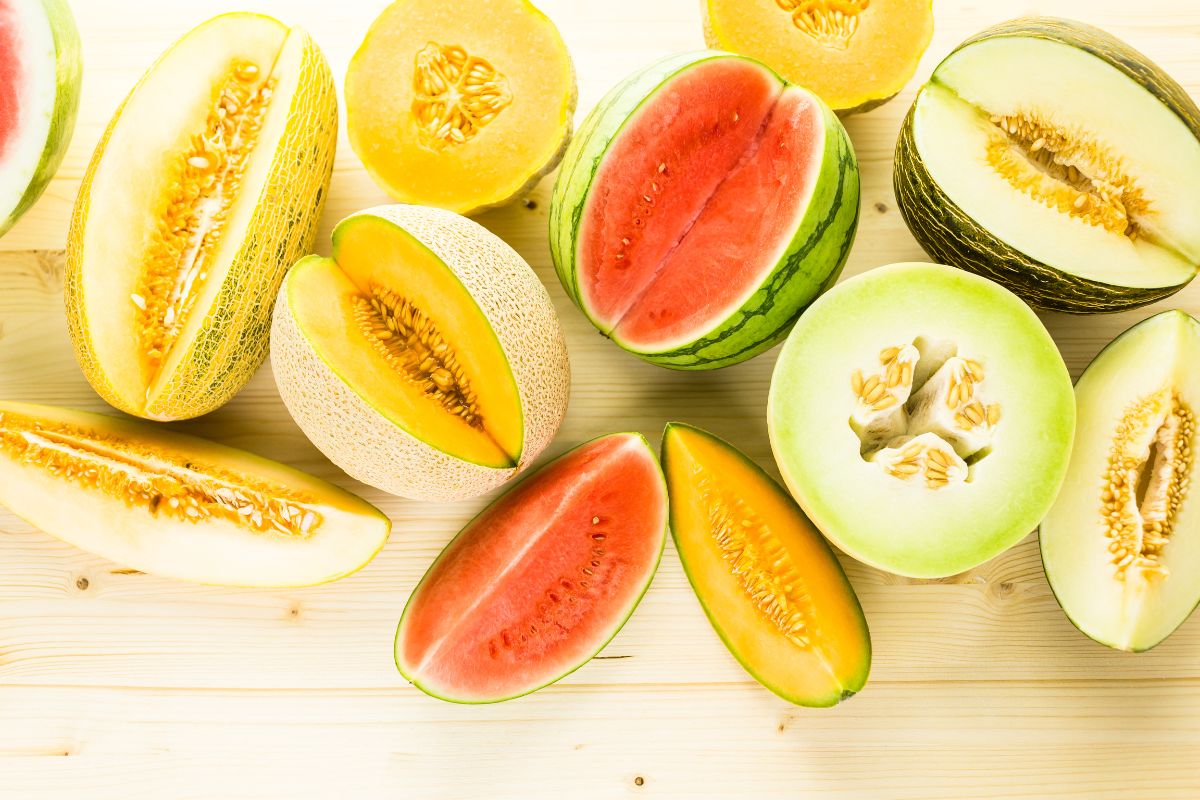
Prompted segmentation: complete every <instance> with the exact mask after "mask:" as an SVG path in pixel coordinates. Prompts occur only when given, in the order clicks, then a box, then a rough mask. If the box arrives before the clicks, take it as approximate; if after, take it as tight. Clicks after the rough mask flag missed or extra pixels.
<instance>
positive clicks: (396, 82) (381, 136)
mask: <svg viewBox="0 0 1200 800" xmlns="http://www.w3.org/2000/svg"><path fill="white" fill-rule="evenodd" d="M574 113H575V70H574V67H573V66H572V64H571V56H570V54H569V53H568V52H567V46H566V44H565V43H564V42H563V40H562V37H561V36H560V35H559V33H558V29H557V28H555V27H554V23H553V22H551V21H550V20H549V19H548V18H547V17H546V16H545V15H544V14H542V12H540V11H538V10H537V9H536V8H535V7H534V6H533V5H531V4H530V3H529V2H527V0H459V2H456V3H446V2H443V0H397V2H395V3H393V4H392V5H390V6H388V8H387V9H385V10H384V12H383V13H382V14H380V16H379V18H378V19H377V20H375V22H374V24H372V25H371V29H370V31H368V32H367V36H366V38H365V39H364V40H363V43H362V46H361V47H359V49H358V52H357V53H355V54H354V58H353V59H352V60H351V62H350V67H349V69H348V70H347V72H346V120H347V127H348V129H349V133H350V144H351V145H352V146H353V147H354V152H356V153H357V154H358V157H359V158H361V159H362V162H363V165H364V166H366V168H367V171H368V172H370V173H371V177H372V178H374V179H375V182H376V183H378V184H379V185H380V186H381V187H382V188H383V189H384V190H385V191H386V192H387V193H388V194H390V195H391V196H392V197H393V198H394V199H396V200H399V201H400V202H403V203H415V204H419V205H430V206H439V207H441V208H445V209H449V210H451V211H457V212H459V213H462V214H470V213H473V212H476V211H481V210H483V209H485V208H490V207H493V206H498V205H502V204H504V203H506V202H508V201H510V200H513V199H515V198H517V197H520V196H521V195H523V194H525V192H526V191H528V190H529V189H531V188H532V187H533V186H534V184H536V183H537V182H538V180H539V179H540V178H541V177H542V176H543V175H545V174H546V173H548V172H550V171H551V170H552V169H554V167H555V166H556V165H557V164H558V161H559V159H560V158H561V157H562V151H563V148H564V147H565V146H566V143H567V139H568V138H569V136H570V133H571V123H572V120H573V117H574Z"/></svg>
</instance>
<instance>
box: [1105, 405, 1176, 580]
mask: <svg viewBox="0 0 1200 800" xmlns="http://www.w3.org/2000/svg"><path fill="white" fill-rule="evenodd" d="M1195 432H1196V418H1195V416H1194V415H1193V413H1192V411H1191V409H1189V408H1188V407H1187V406H1186V405H1184V403H1183V401H1182V400H1181V399H1180V398H1179V397H1178V396H1177V395H1175V394H1174V393H1172V392H1170V391H1168V390H1165V389H1164V390H1162V391H1160V392H1157V393H1155V394H1153V395H1150V396H1148V397H1145V398H1142V399H1141V400H1138V401H1136V402H1134V403H1132V404H1131V405H1130V406H1129V408H1127V409H1126V411H1125V415H1124V416H1123V417H1122V418H1121V421H1120V422H1119V423H1118V424H1117V429H1116V432H1115V434H1114V436H1113V441H1112V446H1111V448H1110V449H1109V456H1108V466H1107V469H1106V470H1105V472H1104V480H1103V488H1102V489H1101V494H1100V500H1101V506H1100V513H1101V516H1102V517H1103V519H1104V521H1105V536H1106V537H1107V538H1108V540H1109V541H1108V552H1109V554H1110V556H1111V558H1110V560H1111V562H1112V564H1113V567H1114V570H1115V571H1114V573H1113V577H1114V578H1116V579H1117V580H1119V581H1124V580H1126V579H1127V576H1128V572H1129V570H1131V569H1134V570H1137V572H1138V573H1140V574H1141V575H1142V576H1143V577H1145V578H1147V579H1150V580H1161V579H1163V578H1165V577H1166V576H1167V567H1166V565H1165V564H1163V563H1162V561H1161V556H1162V552H1163V549H1164V548H1165V547H1166V545H1167V542H1168V541H1169V540H1170V538H1171V533H1172V531H1173V529H1174V525H1175V516H1176V514H1177V512H1178V511H1179V506H1180V504H1181V503H1182V502H1183V499H1184V497H1185V496H1186V495H1187V491H1188V488H1189V486H1190V484H1191V479H1190V477H1189V475H1190V473H1191V469H1192V437H1193V436H1194V435H1195ZM1145 470H1149V471H1150V472H1149V475H1148V476H1147V475H1145ZM1143 484H1144V485H1145V494H1144V496H1143V497H1142V499H1141V502H1140V504H1139V501H1138V487H1139V486H1141V485H1143Z"/></svg>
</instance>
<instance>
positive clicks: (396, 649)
mask: <svg viewBox="0 0 1200 800" xmlns="http://www.w3.org/2000/svg"><path fill="white" fill-rule="evenodd" d="M610 436H635V437H637V438H638V439H640V440H641V443H642V445H644V446H645V448H646V451H647V452H648V453H649V457H650V461H651V463H653V464H654V466H655V474H656V475H657V476H658V480H659V483H660V485H661V486H662V493H663V498H664V499H665V501H666V502H667V509H668V511H667V515H666V516H667V525H666V526H665V527H664V528H663V531H662V534H661V535H660V537H659V544H658V555H657V556H656V557H655V559H654V565H653V566H652V567H651V568H650V571H649V572H648V573H647V575H646V582H645V584H644V585H643V586H642V587H641V591H639V592H638V594H637V597H635V598H634V600H633V602H632V604H631V605H630V606H629V613H627V614H626V615H625V616H624V617H622V618H621V619H619V620H617V622H616V625H615V626H614V627H613V630H612V633H610V634H609V635H608V637H607V638H606V639H605V640H604V641H603V642H601V643H600V645H599V646H598V647H597V648H596V649H595V650H594V651H593V652H592V653H591V655H589V656H588V657H587V658H585V659H583V660H582V661H580V662H579V663H578V664H576V665H574V666H572V667H570V668H569V669H567V670H566V671H565V672H563V673H562V674H561V675H558V676H556V677H554V678H551V679H550V680H548V681H546V682H545V683H542V684H539V685H537V686H534V687H533V688H532V689H526V690H525V691H522V692H517V693H516V694H511V695H507V696H505V697H495V698H487V699H485V700H464V699H462V698H456V697H446V696H444V695H440V694H438V693H437V691H436V690H434V689H432V688H431V687H429V686H426V685H424V684H422V683H421V681H420V680H419V679H417V678H416V677H415V676H413V675H410V674H409V673H408V672H406V671H405V669H404V666H403V664H401V659H400V633H401V631H402V630H403V629H404V618H405V617H406V616H408V611H409V608H410V607H411V606H412V602H413V600H414V599H415V598H416V597H417V595H418V594H420V592H421V587H423V586H424V585H425V581H426V580H427V579H428V578H429V576H430V574H432V573H433V570H434V567H436V566H437V565H438V562H440V561H441V560H442V558H444V557H445V555H446V552H447V551H448V550H449V549H450V546H451V545H453V544H454V542H455V541H456V540H457V539H458V537H459V536H461V535H462V534H463V533H464V532H465V531H467V530H469V529H470V528H471V526H472V525H474V524H475V521H476V520H477V519H479V518H480V517H481V516H483V515H484V514H485V513H487V511H488V510H489V509H490V508H491V506H492V504H488V506H486V507H485V508H483V509H482V510H481V511H480V512H479V513H478V514H476V515H475V516H474V517H472V518H471V521H470V522H468V523H467V524H466V525H464V526H463V527H462V529H461V530H460V531H459V532H458V533H457V534H455V536H454V538H453V539H451V540H450V541H449V543H447V544H446V546H445V547H444V548H443V549H442V552H440V553H438V556H437V558H435V559H434V560H433V563H432V564H430V565H429V569H427V570H426V571H425V574H424V575H422V576H421V580H420V581H419V582H418V583H417V585H416V587H415V588H414V589H413V590H412V594H410V595H409V596H408V600H407V601H405V603H404V610H403V611H402V612H401V613H400V622H399V623H397V625H396V635H395V637H394V638H393V640H392V659H393V661H394V662H395V664H396V670H397V671H398V672H399V673H400V674H401V675H402V676H403V677H404V679H405V680H407V681H408V682H409V683H411V684H412V685H413V686H415V687H417V688H418V689H420V690H421V691H422V692H424V693H425V694H427V695H429V696H430V697H433V698H435V699H437V700H444V701H445V702H447V703H456V704H458V705H465V706H484V705H492V704H494V703H503V702H505V701H508V700H516V699H517V698H518V697H525V696H526V695H530V694H533V693H534V692H536V691H538V690H540V689H545V688H546V687H547V686H549V685H551V684H554V683H558V682H559V681H561V680H562V679H563V678H565V677H567V676H568V675H570V674H571V673H573V672H575V671H576V670H578V669H580V668H581V667H583V666H585V665H587V664H589V663H591V661H592V659H594V658H595V657H596V656H597V655H599V654H600V652H601V651H603V650H604V648H605V647H608V645H609V643H610V642H612V640H613V639H615V638H616V637H617V634H618V633H620V632H621V629H622V628H624V627H625V623H627V622H628V621H629V618H630V617H632V616H633V613H634V612H635V611H637V608H638V606H639V605H641V604H642V598H644V597H645V596H646V592H647V591H649V590H650V584H652V583H653V582H654V576H655V575H657V574H658V567H659V565H660V564H661V563H662V556H663V552H664V550H665V549H666V545H667V532H668V530H669V529H670V501H669V497H670V495H669V494H668V491H667V478H666V476H665V475H664V474H663V471H662V466H661V465H660V464H659V462H658V459H657V458H655V457H654V449H653V448H652V447H651V446H650V441H649V440H648V439H647V438H646V437H645V436H643V435H642V434H641V433H638V432H636V431H626V432H622V433H609V434H605V435H603V436H597V437H595V438H593V439H589V440H587V441H586V442H583V443H581V444H578V445H576V446H575V447H572V448H571V449H570V450H567V451H566V452H565V453H563V454H562V455H560V456H558V457H556V458H555V459H554V460H553V461H550V462H548V463H547V464H544V465H543V466H541V467H539V468H538V469H536V470H534V471H532V472H530V473H529V474H527V475H525V476H524V477H522V478H521V479H520V480H518V481H517V482H516V483H515V484H513V486H512V487H510V488H509V489H507V490H506V491H505V494H507V493H508V492H511V491H513V490H514V489H516V488H517V487H518V486H520V485H521V484H522V483H524V482H525V481H527V480H529V479H531V478H533V477H534V476H535V475H537V474H538V473H539V472H541V471H542V470H544V469H548V468H550V467H551V466H553V465H554V464H555V463H556V462H557V461H559V460H560V459H562V458H565V457H566V456H568V455H570V454H571V453H573V452H575V451H576V450H579V449H582V448H584V447H587V446H588V445H590V444H592V443H593V442H597V441H599V440H600V439H607V438H609V437H610ZM498 499H499V498H497V500H498ZM493 502H495V501H493Z"/></svg>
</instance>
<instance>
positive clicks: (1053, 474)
mask: <svg viewBox="0 0 1200 800" xmlns="http://www.w3.org/2000/svg"><path fill="white" fill-rule="evenodd" d="M767 422H768V427H769V429H770V434H771V446H772V449H773V450H774V453H775V459H776V461H778V463H779V469H780V472H781V473H782V474H783V477H784V480H785V481H786V483H787V485H788V488H789V489H791V491H792V494H793V495H794V496H795V498H796V500H797V501H799V503H800V506H801V507H802V508H803V509H804V512H805V514H807V515H808V517H809V519H811V520H812V521H813V522H814V523H815V524H816V525H817V527H819V528H820V529H821V531H822V533H824V534H825V535H826V536H827V537H829V539H830V540H832V541H833V543H834V544H836V545H837V546H838V547H839V548H841V549H842V550H844V551H846V552H847V553H849V554H850V555H852V556H854V557H855V558H857V559H859V560H860V561H864V562H866V563H867V564H871V565H872V566H875V567H878V568H880V569H884V570H887V571H889V572H894V573H896V574H899V575H906V576H910V577H914V578H943V577H946V576H949V575H954V574H956V573H960V572H964V571H966V570H968V569H971V568H972V567H975V566H977V565H979V564H982V563H983V562H984V561H987V560H988V559H990V558H992V557H993V556H996V555H998V554H999V553H1001V552H1003V551H1004V550H1006V549H1008V548H1009V547H1011V546H1012V545H1014V544H1016V543H1017V542H1018V541H1019V540H1020V539H1021V538H1022V537H1024V536H1026V535H1027V534H1029V533H1030V532H1031V531H1032V530H1033V529H1034V528H1035V527H1036V526H1037V524H1038V522H1039V521H1040V520H1041V518H1042V517H1043V515H1045V513H1046V512H1047V511H1048V510H1049V509H1050V505H1051V503H1053V502H1054V498H1055V496H1056V494H1057V493H1058V488H1059V486H1061V485H1062V481H1063V478H1064V476H1065V475H1066V470H1067V460H1068V457H1069V455H1070V452H1071V439H1072V436H1073V435H1074V432H1075V401H1074V397H1073V394H1072V391H1071V378H1070V375H1069V374H1068V372H1067V368H1066V365H1065V364H1063V360H1062V356H1061V355H1059V352H1058V348H1057V347H1055V345H1054V341H1053V340H1052V339H1051V338H1050V334H1049V333H1048V332H1047V331H1046V328H1045V327H1044V326H1043V325H1042V322H1041V321H1040V320H1039V319H1038V317H1037V315H1036V314H1034V313H1033V311H1031V310H1030V308H1029V306H1028V305H1026V304H1025V303H1023V302H1021V300H1020V299H1019V298H1018V297H1017V296H1016V295H1014V294H1013V293H1012V292H1009V291H1008V290H1006V289H1004V288H1003V287H1002V286H999V285H998V284H995V283H993V282H991V281H989V280H986V279H984V278H980V277H979V276H977V275H972V274H970V273H968V272H964V271H962V270H957V269H953V268H951V267H947V266H942V265H940V264H892V265H890V266H886V267H879V268H877V269H873V270H870V271H869V272H866V273H864V274H862V275H857V276H855V277H854V278H851V279H850V280H848V281H845V282H844V283H842V284H840V285H838V286H837V287H835V288H834V289H832V290H831V291H829V292H828V293H826V294H825V295H824V296H823V297H822V298H821V299H820V300H818V301H817V302H816V303H814V304H813V306H812V307H811V308H810V309H809V310H808V311H807V312H805V314H804V316H803V317H801V318H800V321H799V322H798V323H797V324H796V327H795V328H794V329H793V330H792V333H791V335H790V336H789V337H788V340H787V342H786V343H785V344H784V346H783V350H782V352H780V354H779V360H778V361H777V362H776V365H775V373H774V375H773V377H772V379H771V391H770V395H769V397H768V410H767Z"/></svg>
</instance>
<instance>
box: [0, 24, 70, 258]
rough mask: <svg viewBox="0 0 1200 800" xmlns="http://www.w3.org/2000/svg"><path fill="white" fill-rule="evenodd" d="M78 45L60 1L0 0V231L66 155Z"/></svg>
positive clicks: (15, 217)
mask: <svg viewBox="0 0 1200 800" xmlns="http://www.w3.org/2000/svg"><path fill="white" fill-rule="evenodd" d="M79 49H80V48H79V32H78V30H76V28H75V18H74V17H73V16H72V15H71V9H70V7H69V6H68V5H67V3H66V0H0V54H3V63H2V64H0V236H2V235H4V233H6V232H7V231H8V229H9V228H11V227H12V226H13V225H14V224H15V223H16V221H17V220H18V219H20V218H21V215H22V214H24V213H25V212H26V211H28V210H29V208H30V206H32V205H33V204H34V203H35V202H37V199H38V198H39V197H41V196H42V192H43V191H45V189H46V184H48V183H49V182H50V179H51V178H53V177H54V173H55V172H57V171H58V165H59V164H60V163H62V159H63V156H64V155H65V154H66V151H67V145H68V144H69V143H70V141H71V133H72V132H73V131H74V129H75V113H76V111H77V110H78V108H79V83H80V79H81V77H82V74H83V61H82V58H81V56H80V52H79Z"/></svg>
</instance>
